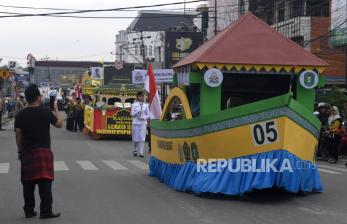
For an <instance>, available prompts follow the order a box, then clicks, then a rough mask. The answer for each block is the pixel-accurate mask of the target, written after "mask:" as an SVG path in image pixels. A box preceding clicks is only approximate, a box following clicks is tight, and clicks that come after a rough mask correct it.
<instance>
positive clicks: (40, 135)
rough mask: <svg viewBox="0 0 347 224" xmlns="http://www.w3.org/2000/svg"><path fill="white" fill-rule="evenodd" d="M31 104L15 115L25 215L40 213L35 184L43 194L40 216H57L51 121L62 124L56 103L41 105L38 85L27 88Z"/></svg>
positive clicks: (26, 94)
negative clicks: (37, 206) (54, 210)
mask: <svg viewBox="0 0 347 224" xmlns="http://www.w3.org/2000/svg"><path fill="white" fill-rule="evenodd" d="M25 98H26V100H27V102H28V106H27V107H26V108H24V109H23V110H22V111H20V112H19V113H18V115H17V116H16V119H15V131H16V143H17V148H18V158H19V159H20V160H21V181H22V184H23V195H24V207H23V208H24V213H25V217H26V218H32V217H34V216H36V215H37V212H35V211H34V208H35V195H34V192H35V185H38V187H39V194H40V198H41V204H40V218H42V219H46V218H56V217H59V216H60V214H59V213H53V211H52V203H53V198H52V181H53V179H54V168H53V153H52V151H51V138H50V131H49V129H50V124H52V125H54V126H55V127H57V128H61V127H62V119H61V117H60V114H59V111H58V108H57V105H55V106H54V109H53V111H54V112H52V111H50V110H49V109H47V108H44V107H42V106H41V102H42V101H41V94H40V91H39V89H38V87H37V86H36V85H31V86H29V87H28V88H27V89H26V90H25Z"/></svg>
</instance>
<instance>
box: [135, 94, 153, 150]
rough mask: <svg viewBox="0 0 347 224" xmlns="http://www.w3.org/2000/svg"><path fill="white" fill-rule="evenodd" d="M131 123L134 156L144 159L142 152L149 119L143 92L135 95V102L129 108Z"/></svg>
mask: <svg viewBox="0 0 347 224" xmlns="http://www.w3.org/2000/svg"><path fill="white" fill-rule="evenodd" d="M131 117H132V118H133V122H132V140H133V142H134V151H133V154H134V156H137V155H138V154H139V156H140V157H144V154H143V151H144V147H145V140H146V133H147V120H148V119H149V108H148V104H147V103H145V102H144V96H143V92H138V93H137V101H136V102H135V103H133V105H132V106H131Z"/></svg>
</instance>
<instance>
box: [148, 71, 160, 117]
mask: <svg viewBox="0 0 347 224" xmlns="http://www.w3.org/2000/svg"><path fill="white" fill-rule="evenodd" d="M145 90H146V91H147V92H148V93H149V111H150V118H151V119H159V118H160V115H161V112H162V110H161V105H160V98H159V94H158V90H157V84H156V82H155V77H154V72H153V68H152V64H149V67H148V71H147V79H146V82H145Z"/></svg>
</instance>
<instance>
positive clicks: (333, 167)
mask: <svg viewBox="0 0 347 224" xmlns="http://www.w3.org/2000/svg"><path fill="white" fill-rule="evenodd" d="M318 167H323V168H326V169H330V170H335V171H341V172H345V173H347V168H343V167H337V166H333V165H331V166H328V165H318Z"/></svg>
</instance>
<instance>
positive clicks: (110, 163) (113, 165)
mask: <svg viewBox="0 0 347 224" xmlns="http://www.w3.org/2000/svg"><path fill="white" fill-rule="evenodd" d="M102 162H103V163H105V164H106V165H107V166H109V167H111V168H112V169H114V170H127V169H128V168H126V167H125V166H123V165H122V164H120V163H118V162H116V161H113V160H103V161H102Z"/></svg>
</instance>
